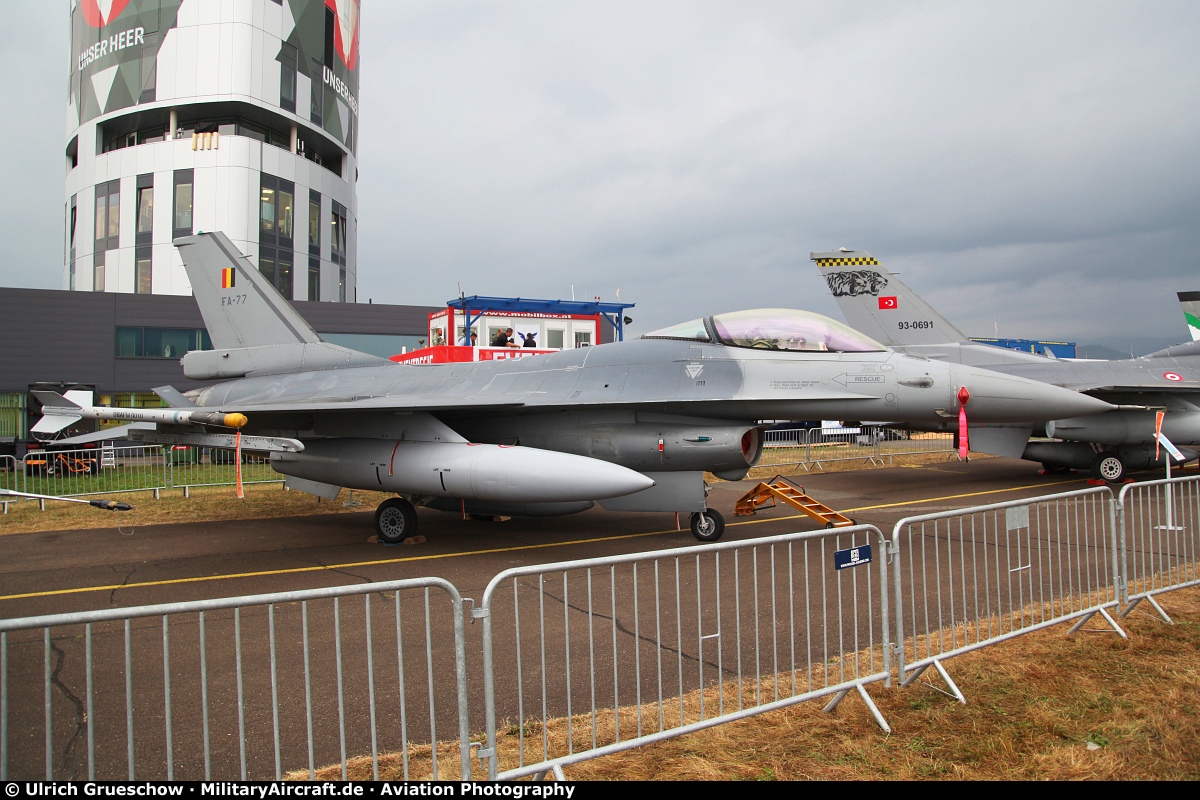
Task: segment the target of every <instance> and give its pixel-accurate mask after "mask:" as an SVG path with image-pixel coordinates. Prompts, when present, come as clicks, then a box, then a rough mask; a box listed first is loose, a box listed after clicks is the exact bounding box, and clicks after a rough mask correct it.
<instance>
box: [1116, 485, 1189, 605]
mask: <svg viewBox="0 0 1200 800" xmlns="http://www.w3.org/2000/svg"><path fill="white" fill-rule="evenodd" d="M1116 516H1117V521H1118V529H1119V534H1120V550H1119V552H1120V555H1121V560H1122V562H1121V575H1122V576H1124V580H1123V581H1122V582H1121V590H1122V591H1121V606H1122V610H1121V614H1120V616H1122V617H1124V616H1126V615H1127V614H1129V612H1130V611H1132V610H1133V609H1134V607H1135V606H1137V605H1138V603H1139V602H1141V601H1142V600H1146V601H1147V602H1148V603H1150V605H1152V606H1154V608H1155V609H1156V610H1157V611H1158V613H1159V614H1160V615H1161V616H1162V617H1163V619H1165V620H1167V621H1170V617H1169V616H1168V615H1167V613H1166V611H1164V610H1163V608H1162V606H1160V605H1159V604H1158V603H1157V602H1156V601H1155V600H1154V595H1156V594H1158V593H1160V592H1165V591H1169V590H1171V589H1179V588H1182V587H1184V586H1194V585H1196V584H1197V583H1200V564H1198V563H1197V559H1198V558H1200V477H1189V478H1175V479H1173V480H1170V481H1167V480H1159V481H1146V482H1145V483H1131V484H1126V485H1125V486H1123V487H1121V492H1120V494H1119V495H1118V496H1117V500H1116Z"/></svg>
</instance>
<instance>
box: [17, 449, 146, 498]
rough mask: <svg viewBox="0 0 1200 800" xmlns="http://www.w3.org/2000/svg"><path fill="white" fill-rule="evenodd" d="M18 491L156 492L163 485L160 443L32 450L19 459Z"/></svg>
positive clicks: (66, 493) (56, 494) (65, 493)
mask: <svg viewBox="0 0 1200 800" xmlns="http://www.w3.org/2000/svg"><path fill="white" fill-rule="evenodd" d="M21 471H22V474H23V481H22V489H21V491H24V492H28V493H30V494H41V495H48V496H52V497H76V496H79V495H94V494H113V493H115V492H150V491H152V492H154V496H155V497H158V496H159V492H160V491H161V490H162V489H164V488H166V486H167V472H166V464H165V463H164V459H163V449H162V447H161V446H160V445H135V446H130V447H101V448H89V449H80V450H33V451H30V452H29V453H26V455H25V458H24V459H23V460H22V462H21Z"/></svg>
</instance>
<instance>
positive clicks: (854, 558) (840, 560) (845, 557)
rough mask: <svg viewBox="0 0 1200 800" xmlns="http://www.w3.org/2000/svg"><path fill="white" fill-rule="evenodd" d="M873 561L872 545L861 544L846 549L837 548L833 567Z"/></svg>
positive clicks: (852, 565) (858, 564)
mask: <svg viewBox="0 0 1200 800" xmlns="http://www.w3.org/2000/svg"><path fill="white" fill-rule="evenodd" d="M870 563H871V545H869V544H860V545H859V546H858V547H851V548H848V549H846V550H835V551H834V553H833V568H834V569H845V568H846V567H857V566H861V565H862V564H870Z"/></svg>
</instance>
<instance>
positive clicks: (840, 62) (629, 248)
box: [0, 0, 1200, 352]
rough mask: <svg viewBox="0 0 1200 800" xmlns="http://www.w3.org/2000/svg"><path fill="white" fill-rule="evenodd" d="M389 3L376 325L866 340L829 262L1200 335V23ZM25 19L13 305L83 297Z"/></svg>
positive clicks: (1092, 321) (51, 12) (727, 6)
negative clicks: (703, 325) (420, 311)
mask: <svg viewBox="0 0 1200 800" xmlns="http://www.w3.org/2000/svg"><path fill="white" fill-rule="evenodd" d="M364 5H365V8H364V9H363V16H362V20H363V22H362V25H363V28H362V54H363V62H362V63H363V68H362V83H361V87H360V95H361V102H362V117H361V121H362V129H361V135H360V152H359V166H360V180H359V189H358V197H359V279H358V298H359V300H360V301H365V300H366V299H367V298H371V299H373V300H374V301H375V302H417V303H430V304H440V303H441V302H443V301H444V300H446V299H449V298H450V297H453V296H454V295H456V294H457V293H458V291H459V290H460V288H461V290H462V291H464V292H466V293H467V294H485V295H521V296H526V297H569V296H570V295H571V293H572V291H574V293H575V295H576V296H577V297H593V296H596V295H600V296H602V297H603V298H604V299H607V300H612V299H614V298H615V295H616V292H617V290H618V289H619V290H620V299H621V300H622V301H625V302H635V303H637V308H636V309H634V311H633V312H632V316H634V317H635V319H636V320H637V323H636V325H635V326H634V328H633V330H634V332H641V331H646V330H649V329H652V328H654V327H658V326H662V325H666V324H669V323H671V322H675V321H680V320H681V319H683V318H687V317H692V316H697V315H699V314H701V313H710V312H716V311H722V310H729V309H734V308H741V307H750V306H759V305H789V306H796V307H801V308H809V309H812V310H816V311H821V312H823V313H828V314H831V315H833V316H840V315H839V314H838V312H837V311H836V306H835V305H834V304H833V302H832V301H831V300H830V299H829V298H828V297H827V296H826V292H825V289H824V286H823V284H822V282H821V280H820V278H819V276H818V275H817V273H816V268H815V267H814V266H813V265H812V264H811V262H810V261H809V260H808V254H809V252H810V251H813V250H825V249H836V248H837V247H840V246H845V247H852V248H858V249H865V250H868V251H870V252H871V253H872V254H873V255H875V256H876V257H877V258H879V259H880V260H881V261H883V262H884V263H885V264H887V265H889V266H891V267H892V268H894V269H897V270H899V271H900V272H901V273H902V274H903V276H904V279H905V280H906V282H908V283H909V284H910V285H912V286H914V287H915V288H916V289H917V290H918V291H920V292H921V293H922V294H924V295H926V296H927V297H928V298H929V299H930V300H931V301H932V302H934V303H935V304H936V305H938V306H939V307H941V310H942V311H943V312H944V313H945V314H946V315H947V316H948V317H949V318H951V319H952V320H954V321H955V322H956V323H957V324H958V325H959V327H961V328H962V329H964V330H965V331H967V332H968V333H970V334H973V335H983V336H986V335H991V334H992V333H993V332H999V334H1000V335H1002V336H1027V337H1032V338H1046V339H1071V340H1076V341H1080V342H1089V343H1094V342H1100V343H1105V344H1109V345H1110V346H1113V347H1116V348H1118V349H1121V350H1123V351H1128V350H1129V348H1130V347H1131V346H1133V347H1135V348H1137V349H1138V350H1139V351H1143V352H1144V350H1145V349H1146V348H1149V347H1152V346H1156V345H1159V344H1166V343H1169V342H1172V341H1177V340H1179V339H1181V338H1183V337H1184V336H1185V335H1186V334H1185V332H1184V326H1183V322H1182V314H1181V313H1180V312H1179V311H1178V307H1177V305H1176V302H1175V292H1176V291H1180V290H1192V289H1200V275H1197V271H1196V269H1195V266H1194V265H1195V260H1196V254H1197V252H1198V251H1200V234H1198V233H1197V225H1196V220H1197V219H1200V182H1198V181H1197V169H1196V168H1197V165H1198V164H1200V157H1198V156H1200V107H1197V104H1196V102H1195V98H1196V97H1197V96H1200V92H1198V91H1197V90H1198V89H1200V85H1198V84H1200V55H1198V54H1197V51H1196V48H1195V47H1194V45H1193V43H1192V41H1191V40H1192V39H1193V38H1194V33H1195V31H1196V30H1200V6H1197V5H1196V4H1195V3H1192V2H1166V1H1164V0H1151V1H1149V2H1136V3H1133V2H1130V3H1122V2H1107V3H1103V4H1097V3H1092V2H1062V1H1059V2H1028V3H1025V2H1006V3H1003V4H967V3H957V2H953V3H952V2H911V3H906V2H806V3H795V2H742V3H732V2H649V3H647V2H613V0H605V2H573V3H561V2H537V1H536V0H527V1H525V2H497V1H496V0H488V2H445V0H429V1H428V2H416V1H414V0H406V2H404V3H383V2H380V1H379V0H368V2H366V3H365V4H364ZM42 6H54V8H53V9H44V8H41V7H42ZM19 13H21V14H24V15H27V16H29V17H30V19H29V20H28V22H27V24H26V26H25V27H24V28H23V29H24V30H27V31H30V32H31V34H30V35H29V36H26V37H9V38H8V39H7V40H6V41H5V43H4V44H3V45H0V46H2V47H3V48H4V49H3V50H2V51H0V54H2V56H3V63H4V65H5V66H6V67H7V68H8V69H7V72H6V74H9V75H13V74H21V75H22V76H23V78H22V81H21V82H17V83H14V82H11V81H10V82H9V84H8V86H9V87H10V88H9V91H14V92H19V93H20V96H21V100H22V103H23V105H22V107H28V108H29V109H30V114H29V117H28V118H27V119H26V120H25V123H26V126H27V127H26V131H42V132H43V134H42V135H41V136H34V137H25V139H26V141H18V138H19V137H18V131H16V130H14V129H13V126H11V125H10V126H8V130H7V131H6V133H5V136H6V137H10V145H11V146H10V147H9V148H6V150H7V151H8V152H10V153H12V152H14V151H15V152H29V150H30V149H31V148H34V153H33V157H31V158H29V159H11V158H10V159H8V160H7V163H6V164H5V166H4V169H5V173H6V175H5V177H6V185H7V186H9V187H13V186H17V187H23V189H24V191H26V192H28V193H31V194H28V193H27V194H24V195H22V193H21V192H14V191H12V189H11V188H10V190H9V191H8V192H6V193H5V194H6V197H5V200H4V203H5V209H4V216H5V219H6V220H8V221H9V223H10V224H13V226H14V228H13V230H12V231H10V236H8V237H6V240H7V241H9V242H10V245H11V248H10V259H6V260H5V261H4V263H3V264H2V265H0V281H2V282H3V283H4V284H5V285H37V286H59V285H61V277H60V273H61V270H60V268H59V266H58V264H59V262H60V261H61V259H62V253H61V251H62V247H61V238H62V234H61V230H62V208H63V200H62V166H61V165H62V147H63V142H62V141H59V140H60V139H62V134H61V133H60V131H61V130H62V123H61V120H62V115H63V111H64V105H65V104H64V103H63V102H60V101H62V100H63V98H64V97H65V85H60V84H65V74H66V69H65V64H64V62H65V58H66V55H65V53H66V47H67V44H66V27H67V25H66V15H65V14H64V13H63V9H62V8H61V7H59V6H57V5H55V4H41V3H33V4H30V3H26V4H21V7H20V9H19ZM33 31H37V32H38V33H37V34H33V33H32V32H33ZM42 32H44V36H43V35H41V33H42ZM13 48H20V50H14V49H13ZM20 65H24V66H20ZM14 70H17V72H14ZM24 101H28V103H27V104H25V103H24ZM30 138H32V139H33V141H30V140H29V139H30Z"/></svg>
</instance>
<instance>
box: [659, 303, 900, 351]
mask: <svg viewBox="0 0 1200 800" xmlns="http://www.w3.org/2000/svg"><path fill="white" fill-rule="evenodd" d="M642 338H643V339H684V340H687V341H695V342H715V343H719V344H723V345H728V346H730V347H753V348H757V349H761V350H785V351H806V352H828V353H866V352H872V351H880V350H886V349H887V348H886V347H884V346H883V345H881V344H880V343H879V342H877V341H875V340H874V339H871V338H869V337H867V336H864V335H863V334H861V333H859V332H858V331H856V330H854V329H853V328H851V327H849V326H847V325H843V324H842V323H840V322H835V321H834V320H832V319H830V318H829V317H824V316H821V315H820V314H813V313H812V312H810V311H797V310H795V309H791V308H752V309H748V310H746V311H733V312H730V313H728V314H715V315H713V316H711V317H704V318H702V319H694V320H691V321H689V322H684V323H681V324H679V325H672V326H670V327H669V328H663V329H662V330H657V331H653V332H651V333H647V334H643V335H642Z"/></svg>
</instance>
